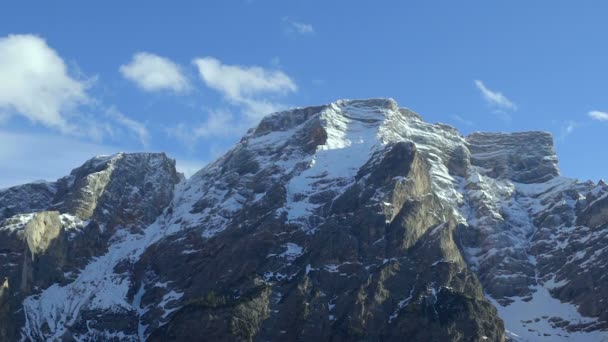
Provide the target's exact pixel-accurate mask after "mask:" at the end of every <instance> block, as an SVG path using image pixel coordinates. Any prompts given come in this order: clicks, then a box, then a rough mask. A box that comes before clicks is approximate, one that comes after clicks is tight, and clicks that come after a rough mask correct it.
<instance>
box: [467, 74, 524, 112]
mask: <svg viewBox="0 0 608 342" xmlns="http://www.w3.org/2000/svg"><path fill="white" fill-rule="evenodd" d="M474 82H475V86H476V87H477V89H479V91H480V92H481V95H482V97H483V98H484V100H486V102H488V103H489V104H490V105H491V106H493V107H495V108H497V109H502V110H512V111H514V110H517V106H516V105H515V103H513V102H512V101H511V100H509V99H508V98H507V97H506V96H505V95H503V94H502V93H501V92H499V91H494V90H490V89H489V88H488V87H486V85H485V84H484V83H483V82H482V81H480V80H475V81H474Z"/></svg>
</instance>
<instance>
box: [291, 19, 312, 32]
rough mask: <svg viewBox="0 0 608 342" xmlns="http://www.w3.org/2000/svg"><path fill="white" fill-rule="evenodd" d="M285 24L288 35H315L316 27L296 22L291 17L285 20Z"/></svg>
mask: <svg viewBox="0 0 608 342" xmlns="http://www.w3.org/2000/svg"><path fill="white" fill-rule="evenodd" d="M283 23H284V24H285V32H286V33H288V34H292V33H299V34H311V33H315V29H314V27H312V25H311V24H307V23H303V22H299V21H294V20H291V19H290V18H289V17H284V18H283Z"/></svg>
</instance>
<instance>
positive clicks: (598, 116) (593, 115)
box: [588, 110, 608, 121]
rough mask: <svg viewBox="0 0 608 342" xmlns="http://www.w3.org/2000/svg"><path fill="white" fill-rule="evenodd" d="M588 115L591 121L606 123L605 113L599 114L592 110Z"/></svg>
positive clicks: (607, 118) (606, 115)
mask: <svg viewBox="0 0 608 342" xmlns="http://www.w3.org/2000/svg"><path fill="white" fill-rule="evenodd" d="M588 115H589V116H590V117H591V118H592V119H593V120H598V121H608V113H606V112H600V111H598V110H593V111H590V112H589V113H588Z"/></svg>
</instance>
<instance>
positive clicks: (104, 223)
mask: <svg viewBox="0 0 608 342" xmlns="http://www.w3.org/2000/svg"><path fill="white" fill-rule="evenodd" d="M0 219H2V221H1V222H2V223H0V275H2V276H3V278H4V279H3V280H2V279H0V281H3V282H2V285H1V287H0V340H6V341H17V340H21V341H45V340H48V341H54V340H64V341H71V340H77V341H97V340H104V341H143V340H149V341H186V340H200V339H203V340H213V341H215V340H225V341H240V340H247V341H254V340H255V341H267V340H273V341H275V340H304V341H308V340H334V341H352V340H364V341H380V340H382V341H393V340H408V341H486V340H488V341H505V340H516V341H560V340H563V341H569V340H575V341H576V340H578V341H601V340H602V339H608V331H607V329H608V315H607V314H606V313H607V312H608V303H607V302H608V279H606V277H605V272H603V270H604V267H605V265H606V264H607V261H608V185H606V184H605V183H603V182H600V183H598V184H594V183H592V182H578V181H576V180H573V179H568V178H565V177H562V176H560V175H559V171H558V167H557V158H556V156H555V152H554V149H553V143H552V138H551V136H550V135H549V134H547V133H542V132H525V133H512V134H503V133H475V134H472V135H470V136H468V137H463V136H462V135H460V134H459V133H458V131H457V130H456V129H454V128H452V127H450V126H446V125H443V124H429V123H426V122H424V121H423V120H422V119H421V117H420V116H419V115H418V114H416V113H414V112H412V111H410V110H407V109H403V108H399V106H398V105H397V104H396V103H395V102H394V101H392V100H385V99H373V100H348V101H337V102H335V103H332V104H329V105H325V106H319V107H308V108H300V109H294V110H290V111H285V112H280V113H275V114H272V115H270V116H267V117H266V118H265V119H263V120H262V122H261V123H260V124H259V125H258V126H257V127H256V128H255V129H252V130H250V131H249V132H248V133H247V134H246V135H245V136H244V137H243V138H242V139H241V141H240V142H239V143H238V144H237V145H236V146H235V147H234V148H233V149H231V150H230V151H229V152H228V153H226V154H225V155H224V156H222V157H221V158H219V159H218V160H216V161H215V162H213V163H211V164H209V165H208V166H206V167H205V168H203V169H202V170H200V171H199V172H198V173H197V174H195V175H194V176H192V177H191V178H190V179H187V180H185V179H183V177H181V176H180V175H179V174H178V173H177V172H176V171H175V163H174V162H173V161H172V160H171V159H169V158H167V157H166V156H165V155H164V154H143V153H141V154H117V155H114V156H110V157H96V158H94V159H92V160H90V161H87V162H86V163H85V164H84V165H83V166H81V167H79V168H77V169H75V170H74V171H72V173H71V174H70V175H69V176H67V177H64V178H62V179H60V180H58V181H57V182H54V183H36V184H27V185H22V186H18V187H14V188H10V189H6V190H2V191H0Z"/></svg>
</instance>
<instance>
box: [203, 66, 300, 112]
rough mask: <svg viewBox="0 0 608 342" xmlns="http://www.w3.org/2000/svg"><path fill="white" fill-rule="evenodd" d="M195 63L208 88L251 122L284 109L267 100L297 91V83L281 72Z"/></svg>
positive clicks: (256, 67) (258, 68)
mask: <svg viewBox="0 0 608 342" xmlns="http://www.w3.org/2000/svg"><path fill="white" fill-rule="evenodd" d="M193 63H194V64H195V65H196V67H197V68H198V71H199V75H200V77H201V79H202V80H203V82H204V83H205V84H206V85H207V86H208V87H210V88H212V89H215V90H217V91H219V92H220V93H221V94H222V95H223V96H224V98H225V99H226V100H228V101H229V102H231V103H233V104H235V105H238V106H241V107H242V108H243V111H244V113H245V114H246V115H247V116H248V117H249V118H250V119H252V120H257V119H259V118H261V117H263V116H265V115H267V114H269V113H271V112H273V111H277V110H280V109H281V108H284V106H283V105H281V104H279V103H275V102H274V101H271V100H269V99H267V98H264V97H265V96H277V95H286V94H288V93H292V92H295V91H297V90H298V87H297V85H296V83H295V82H294V81H293V80H292V79H291V78H290V77H289V76H288V75H287V74H285V73H284V72H282V71H279V70H269V69H265V68H262V67H259V66H240V65H227V64H223V63H222V62H221V61H219V60H218V59H216V58H213V57H203V58H197V59H195V60H194V61H193Z"/></svg>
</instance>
